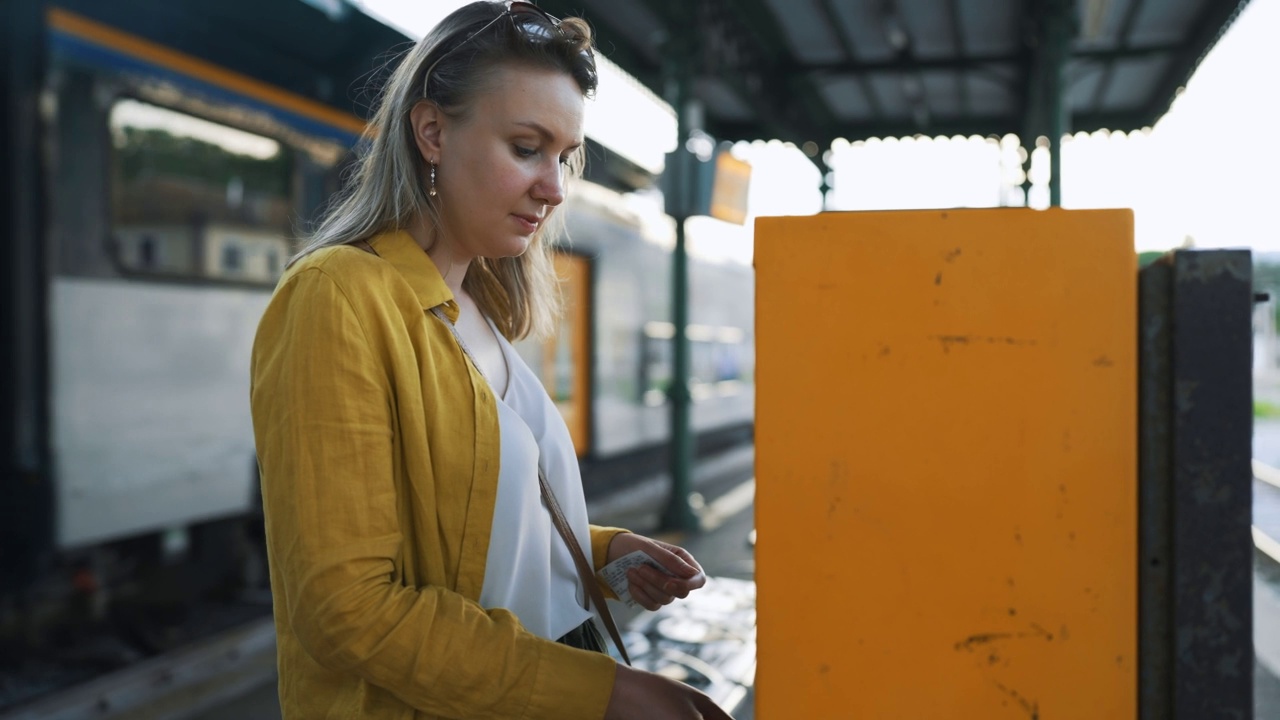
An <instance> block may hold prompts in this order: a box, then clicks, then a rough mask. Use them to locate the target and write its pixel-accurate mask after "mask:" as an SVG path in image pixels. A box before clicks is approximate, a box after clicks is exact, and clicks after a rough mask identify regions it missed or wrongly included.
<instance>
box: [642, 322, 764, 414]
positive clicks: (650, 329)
mask: <svg viewBox="0 0 1280 720" xmlns="http://www.w3.org/2000/svg"><path fill="white" fill-rule="evenodd" d="M673 337H675V327H674V326H673V325H672V324H671V323H668V322H657V321H654V322H648V323H645V326H644V337H643V348H644V363H643V365H642V366H641V368H640V371H641V373H642V375H643V377H642V379H641V388H643V389H642V390H641V398H640V401H641V402H642V403H644V404H645V405H648V406H650V407H656V406H659V405H663V404H665V403H666V402H667V393H668V391H669V389H670V387H671V378H672V376H673V374H674V371H673V368H674V358H673V353H674V349H673V346H672V342H671V339H672V338H673ZM685 337H687V338H688V339H689V394H690V396H691V397H692V398H693V401H694V402H702V401H704V400H708V399H710V398H713V397H715V396H716V395H721V396H724V395H734V394H737V393H739V392H741V391H742V385H743V383H744V382H749V381H750V377H749V369H748V367H747V365H748V362H749V361H748V358H747V354H748V350H747V348H746V345H745V343H744V339H745V337H746V333H744V332H743V331H742V330H741V329H739V328H731V327H720V328H715V327H710V326H707V325H696V324H695V325H689V326H688V327H687V328H686V329H685Z"/></svg>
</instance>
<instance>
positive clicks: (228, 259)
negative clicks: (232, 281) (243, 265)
mask: <svg viewBox="0 0 1280 720" xmlns="http://www.w3.org/2000/svg"><path fill="white" fill-rule="evenodd" d="M222 269H223V271H224V272H226V273H238V272H240V248H239V247H237V246H235V245H224V246H222Z"/></svg>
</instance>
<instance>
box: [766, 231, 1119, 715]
mask: <svg viewBox="0 0 1280 720" xmlns="http://www.w3.org/2000/svg"><path fill="white" fill-rule="evenodd" d="M755 262H756V273H757V282H758V286H757V292H756V300H757V310H756V322H757V335H756V342H757V354H758V371H757V419H756V458H757V460H756V462H757V468H756V470H757V486H756V493H757V495H756V527H757V529H758V534H759V541H758V545H757V547H756V560H757V566H756V579H757V582H758V583H759V608H758V610H759V616H758V617H759V651H760V658H759V674H758V678H757V684H756V688H757V715H756V716H757V717H758V718H760V720H790V719H792V718H910V719H912V720H917V719H920V718H929V719H933V718H966V719H967V718H983V719H984V720H987V719H996V720H998V719H1000V718H1010V719H1014V718H1040V719H1042V720H1051V719H1054V718H1072V719H1075V718H1089V719H1090V720H1105V719H1107V718H1117V719H1119V718H1125V719H1132V718H1134V717H1135V716H1136V709H1137V680H1136V677H1137V675H1136V666H1135V653H1136V649H1137V612H1136V608H1137V567H1136V562H1137V509H1136V502H1137V489H1136V483H1137V481H1136V473H1137V419H1136V406H1137V369H1136V368H1137V349H1136V348H1137V328H1136V317H1137V289H1136V287H1137V268H1136V262H1135V256H1134V251H1133V219H1132V214H1131V213H1130V212H1129V211H1118V210H1117V211H1110V210H1108V211H1063V210H1051V211H1047V212H1036V211H1031V210H959V211H945V212H943V211H928V212H883V213H848V214H825V215H818V216H813V217H804V218H763V219H761V220H759V221H758V223H757V225H756V254H755Z"/></svg>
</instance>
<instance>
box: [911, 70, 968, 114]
mask: <svg viewBox="0 0 1280 720" xmlns="http://www.w3.org/2000/svg"><path fill="white" fill-rule="evenodd" d="M959 76H960V73H958V72H956V71H954V70H930V71H928V72H922V73H920V80H921V81H922V82H923V83H924V97H925V103H926V104H927V105H928V106H929V112H930V113H932V114H933V115H943V116H946V117H959V116H960V114H961V113H962V112H963V111H964V110H963V108H961V107H960V83H959Z"/></svg>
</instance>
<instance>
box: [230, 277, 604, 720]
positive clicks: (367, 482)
mask: <svg viewBox="0 0 1280 720" xmlns="http://www.w3.org/2000/svg"><path fill="white" fill-rule="evenodd" d="M384 352H386V351H384V350H383V349H381V348H376V347H374V346H373V345H372V344H371V343H370V341H369V338H368V336H367V335H366V332H365V328H364V327H362V325H361V321H360V316H359V315H358V314H357V312H356V311H355V310H354V308H353V306H352V303H351V302H350V300H349V299H348V297H347V295H346V294H344V292H343V290H342V287H341V286H340V285H339V284H337V283H336V282H335V281H334V280H333V279H332V278H331V277H329V276H328V275H327V274H326V273H325V272H324V271H323V270H321V269H319V268H306V269H303V270H300V271H298V273H297V274H296V275H294V276H292V277H289V278H288V279H287V280H286V281H285V284H284V285H282V286H281V287H280V289H279V290H278V291H277V292H276V295H275V296H274V297H273V299H272V302H271V305H270V306H269V307H268V309H267V312H266V314H265V315H264V317H263V320H262V322H261V324H260V326H259V331H258V336H257V338H256V340H255V345H254V352H253V364H252V368H251V376H252V383H251V406H252V412H253V423H254V433H255V436H256V440H257V445H258V453H259V463H260V466H261V469H262V491H263V505H264V511H265V514H266V524H267V541H268V550H269V552H270V559H271V562H272V565H273V566H274V567H273V575H274V576H275V578H274V579H275V580H276V581H277V584H278V587H276V588H275V592H276V593H277V594H278V595H280V596H281V597H278V599H277V604H279V603H281V602H283V603H284V605H285V611H286V613H287V622H288V623H289V627H290V630H291V631H292V632H293V633H294V635H295V636H296V638H297V641H298V643H299V645H300V646H301V647H302V648H303V649H304V650H305V651H306V652H307V654H308V655H310V656H311V657H312V658H313V659H314V660H315V661H316V662H317V663H319V664H320V665H321V666H323V667H325V668H327V669H329V670H331V671H338V672H344V673H350V674H353V675H356V676H358V677H360V678H362V679H363V680H365V681H367V682H369V683H371V684H373V685H376V686H379V687H382V688H385V689H386V690H388V691H390V692H391V693H393V694H394V695H396V696H397V697H399V698H400V699H401V700H402V701H403V702H405V703H406V704H408V705H410V706H412V707H415V708H418V709H420V710H422V711H425V712H427V713H430V714H434V715H440V716H444V717H453V718H462V717H465V718H474V719H477V720H479V719H489V718H492V719H494V720H497V719H498V718H503V719H507V718H547V719H548V720H549V719H551V718H557V719H561V718H575V719H576V718H581V719H582V720H598V719H599V718H601V717H603V716H604V711H605V707H606V706H607V704H608V700H609V696H610V694H611V692H612V689H613V680H614V674H615V672H616V665H615V664H614V661H613V660H612V659H611V658H609V657H608V656H605V655H601V654H599V653H588V652H585V651H581V650H576V649H573V648H569V647H567V646H564V645H560V644H558V643H555V642H552V641H549V640H545V639H542V638H538V637H536V636H534V635H532V634H531V633H529V632H527V631H526V630H524V628H523V627H521V625H520V623H519V621H518V620H517V619H516V617H515V616H514V615H512V614H511V613H510V612H508V611H506V610H501V609H499V610H493V611H485V610H484V609H483V608H481V607H480V606H479V605H478V604H477V603H475V602H472V601H471V600H469V599H467V598H465V597H463V596H462V595H459V594H458V593H456V592H453V591H451V590H449V589H447V588H442V587H434V586H426V587H408V586H405V585H404V584H403V583H402V582H401V581H400V580H398V579H397V577H396V573H395V558H396V557H397V556H398V555H400V552H401V550H400V548H401V544H402V535H401V531H400V526H399V519H398V517H399V516H398V513H397V506H398V502H399V500H398V498H397V494H398V492H401V491H403V488H397V486H396V481H395V477H396V475H395V462H396V461H395V458H394V457H393V454H394V453H393V449H392V448H393V445H392V440H393V438H392V433H393V428H394V427H395V425H394V422H393V419H394V418H393V412H394V402H395V401H394V393H393V390H392V384H391V380H390V379H389V376H388V371H387V369H386V365H385V364H384V361H383V359H382V358H383V357H384V356H385V355H384ZM593 537H594V535H593ZM593 545H594V541H593Z"/></svg>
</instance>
